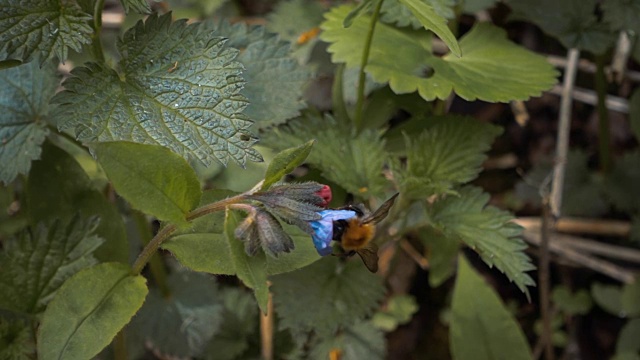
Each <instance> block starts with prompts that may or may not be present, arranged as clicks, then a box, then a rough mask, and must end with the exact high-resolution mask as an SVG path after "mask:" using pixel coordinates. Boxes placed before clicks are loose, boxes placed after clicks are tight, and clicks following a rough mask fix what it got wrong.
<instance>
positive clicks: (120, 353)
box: [113, 329, 129, 360]
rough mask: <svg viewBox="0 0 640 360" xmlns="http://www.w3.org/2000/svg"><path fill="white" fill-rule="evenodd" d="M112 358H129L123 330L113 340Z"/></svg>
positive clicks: (120, 359) (118, 359) (122, 359)
mask: <svg viewBox="0 0 640 360" xmlns="http://www.w3.org/2000/svg"><path fill="white" fill-rule="evenodd" d="M113 358H114V359H115V360H127V359H128V358H129V356H128V354H127V341H126V334H125V332H124V329H122V330H120V332H119V333H118V334H117V335H116V337H115V339H113Z"/></svg>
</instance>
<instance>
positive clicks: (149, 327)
mask: <svg viewBox="0 0 640 360" xmlns="http://www.w3.org/2000/svg"><path fill="white" fill-rule="evenodd" d="M167 285H168V286H169V289H170V291H171V296H170V297H164V296H163V294H161V293H160V292H159V291H157V290H151V292H150V293H149V297H148V298H147V300H146V301H145V303H144V306H143V307H142V308H141V309H140V312H139V313H138V314H137V315H136V317H135V319H134V320H133V322H132V324H131V325H132V327H133V329H134V330H135V333H136V335H134V336H138V334H140V336H141V337H143V339H141V342H143V343H144V344H145V345H146V346H147V347H149V348H151V349H153V351H154V352H155V353H156V354H162V357H164V358H169V357H171V358H181V359H184V358H190V357H196V356H200V355H202V353H203V352H204V350H205V348H206V346H207V344H208V342H209V340H210V339H211V338H212V336H213V335H214V334H215V333H216V332H217V331H218V329H219V327H220V324H221V323H222V310H223V307H222V304H221V299H220V294H219V290H218V288H217V286H216V283H215V281H214V280H213V278H211V277H210V276H209V275H206V274H199V273H196V272H191V271H187V270H177V271H174V272H172V273H171V274H170V275H169V277H168V278H167Z"/></svg>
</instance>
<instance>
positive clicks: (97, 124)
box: [53, 14, 261, 166]
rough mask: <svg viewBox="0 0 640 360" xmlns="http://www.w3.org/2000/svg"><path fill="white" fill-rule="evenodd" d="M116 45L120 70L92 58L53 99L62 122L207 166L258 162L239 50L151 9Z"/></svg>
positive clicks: (91, 138)
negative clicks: (152, 13)
mask: <svg viewBox="0 0 640 360" xmlns="http://www.w3.org/2000/svg"><path fill="white" fill-rule="evenodd" d="M118 50H119V52H120V54H121V55H122V59H121V60H120V62H119V63H118V65H119V66H118V68H119V69H120V72H116V71H115V70H113V69H111V68H108V67H106V66H105V65H103V64H95V63H89V64H87V66H86V67H78V68H75V69H74V70H73V71H72V75H73V76H72V77H70V78H69V79H67V80H66V81H65V82H64V86H65V89H66V90H65V91H64V92H61V93H58V94H57V95H56V96H55V97H54V99H53V101H54V102H55V103H58V104H61V105H60V106H59V107H58V111H57V112H56V116H57V119H58V121H59V127H60V129H74V130H75V135H76V137H77V138H78V140H81V141H85V142H105V141H119V140H124V141H133V142H137V143H144V144H156V145H162V146H165V147H168V148H169V149H171V150H172V151H174V152H176V153H177V154H179V155H181V156H183V157H185V158H193V159H198V160H200V161H201V162H202V163H203V164H205V165H209V164H211V162H213V160H214V159H215V160H218V161H220V162H221V163H222V164H225V165H226V164H227V163H228V161H229V159H232V160H234V161H235V162H237V163H238V164H240V165H242V166H244V164H245V163H246V161H247V160H249V161H261V157H260V154H258V152H257V151H255V150H254V149H253V148H252V147H251V146H252V145H253V144H254V143H255V142H256V139H255V138H254V137H252V136H251V135H250V134H249V132H248V128H249V127H250V126H251V124H252V123H251V121H249V120H248V119H247V118H246V116H245V115H244V114H243V113H242V112H243V110H244V109H245V107H246V106H247V100H246V99H245V98H244V97H243V96H242V95H241V94H240V92H241V91H242V87H243V85H244V83H243V81H242V78H241V77H240V75H241V73H242V64H240V63H239V62H238V61H236V60H235V57H236V55H237V50H233V49H228V48H226V47H225V46H224V40H223V38H221V37H217V36H216V34H215V33H214V31H213V30H210V29H205V28H204V27H203V26H201V25H199V24H191V25H187V23H186V21H185V20H181V21H177V22H174V23H171V14H165V15H162V16H159V17H158V16H150V17H149V18H148V19H147V20H146V22H144V23H143V22H142V21H140V22H138V23H137V24H136V26H134V27H133V28H132V29H130V30H128V31H127V32H126V33H125V34H124V37H123V39H122V40H121V41H119V43H118Z"/></svg>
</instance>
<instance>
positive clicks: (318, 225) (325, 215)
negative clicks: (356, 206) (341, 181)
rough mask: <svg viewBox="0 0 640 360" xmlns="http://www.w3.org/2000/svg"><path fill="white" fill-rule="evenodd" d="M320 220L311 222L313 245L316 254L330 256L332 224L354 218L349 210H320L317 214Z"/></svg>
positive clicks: (353, 213)
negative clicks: (320, 217)
mask: <svg viewBox="0 0 640 360" xmlns="http://www.w3.org/2000/svg"><path fill="white" fill-rule="evenodd" d="M318 214H319V215H320V216H322V219H320V220H316V221H311V222H310V224H311V228H312V229H313V235H312V236H311V237H312V238H313V245H315V247H316V250H317V251H318V254H320V255H322V256H325V255H329V254H331V245H330V244H331V238H333V222H334V221H336V220H346V219H350V218H352V217H354V216H356V213H355V211H351V210H322V211H320V212H318Z"/></svg>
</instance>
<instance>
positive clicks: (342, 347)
mask: <svg viewBox="0 0 640 360" xmlns="http://www.w3.org/2000/svg"><path fill="white" fill-rule="evenodd" d="M385 345H386V341H385V338H384V333H383V332H382V331H380V330H378V329H376V328H375V327H374V326H372V324H371V323H370V322H367V321H360V322H357V323H355V324H353V325H351V326H348V327H347V328H346V329H344V331H342V332H341V333H340V334H338V335H337V336H334V337H324V338H322V339H320V340H319V341H318V342H317V343H316V344H314V345H313V349H312V350H311V354H310V357H309V358H310V359H314V360H326V359H331V358H332V357H331V356H330V355H329V354H330V353H332V352H333V353H335V352H337V351H339V354H340V356H339V359H341V360H360V359H367V360H378V359H379V360H382V359H384V358H385Z"/></svg>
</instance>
